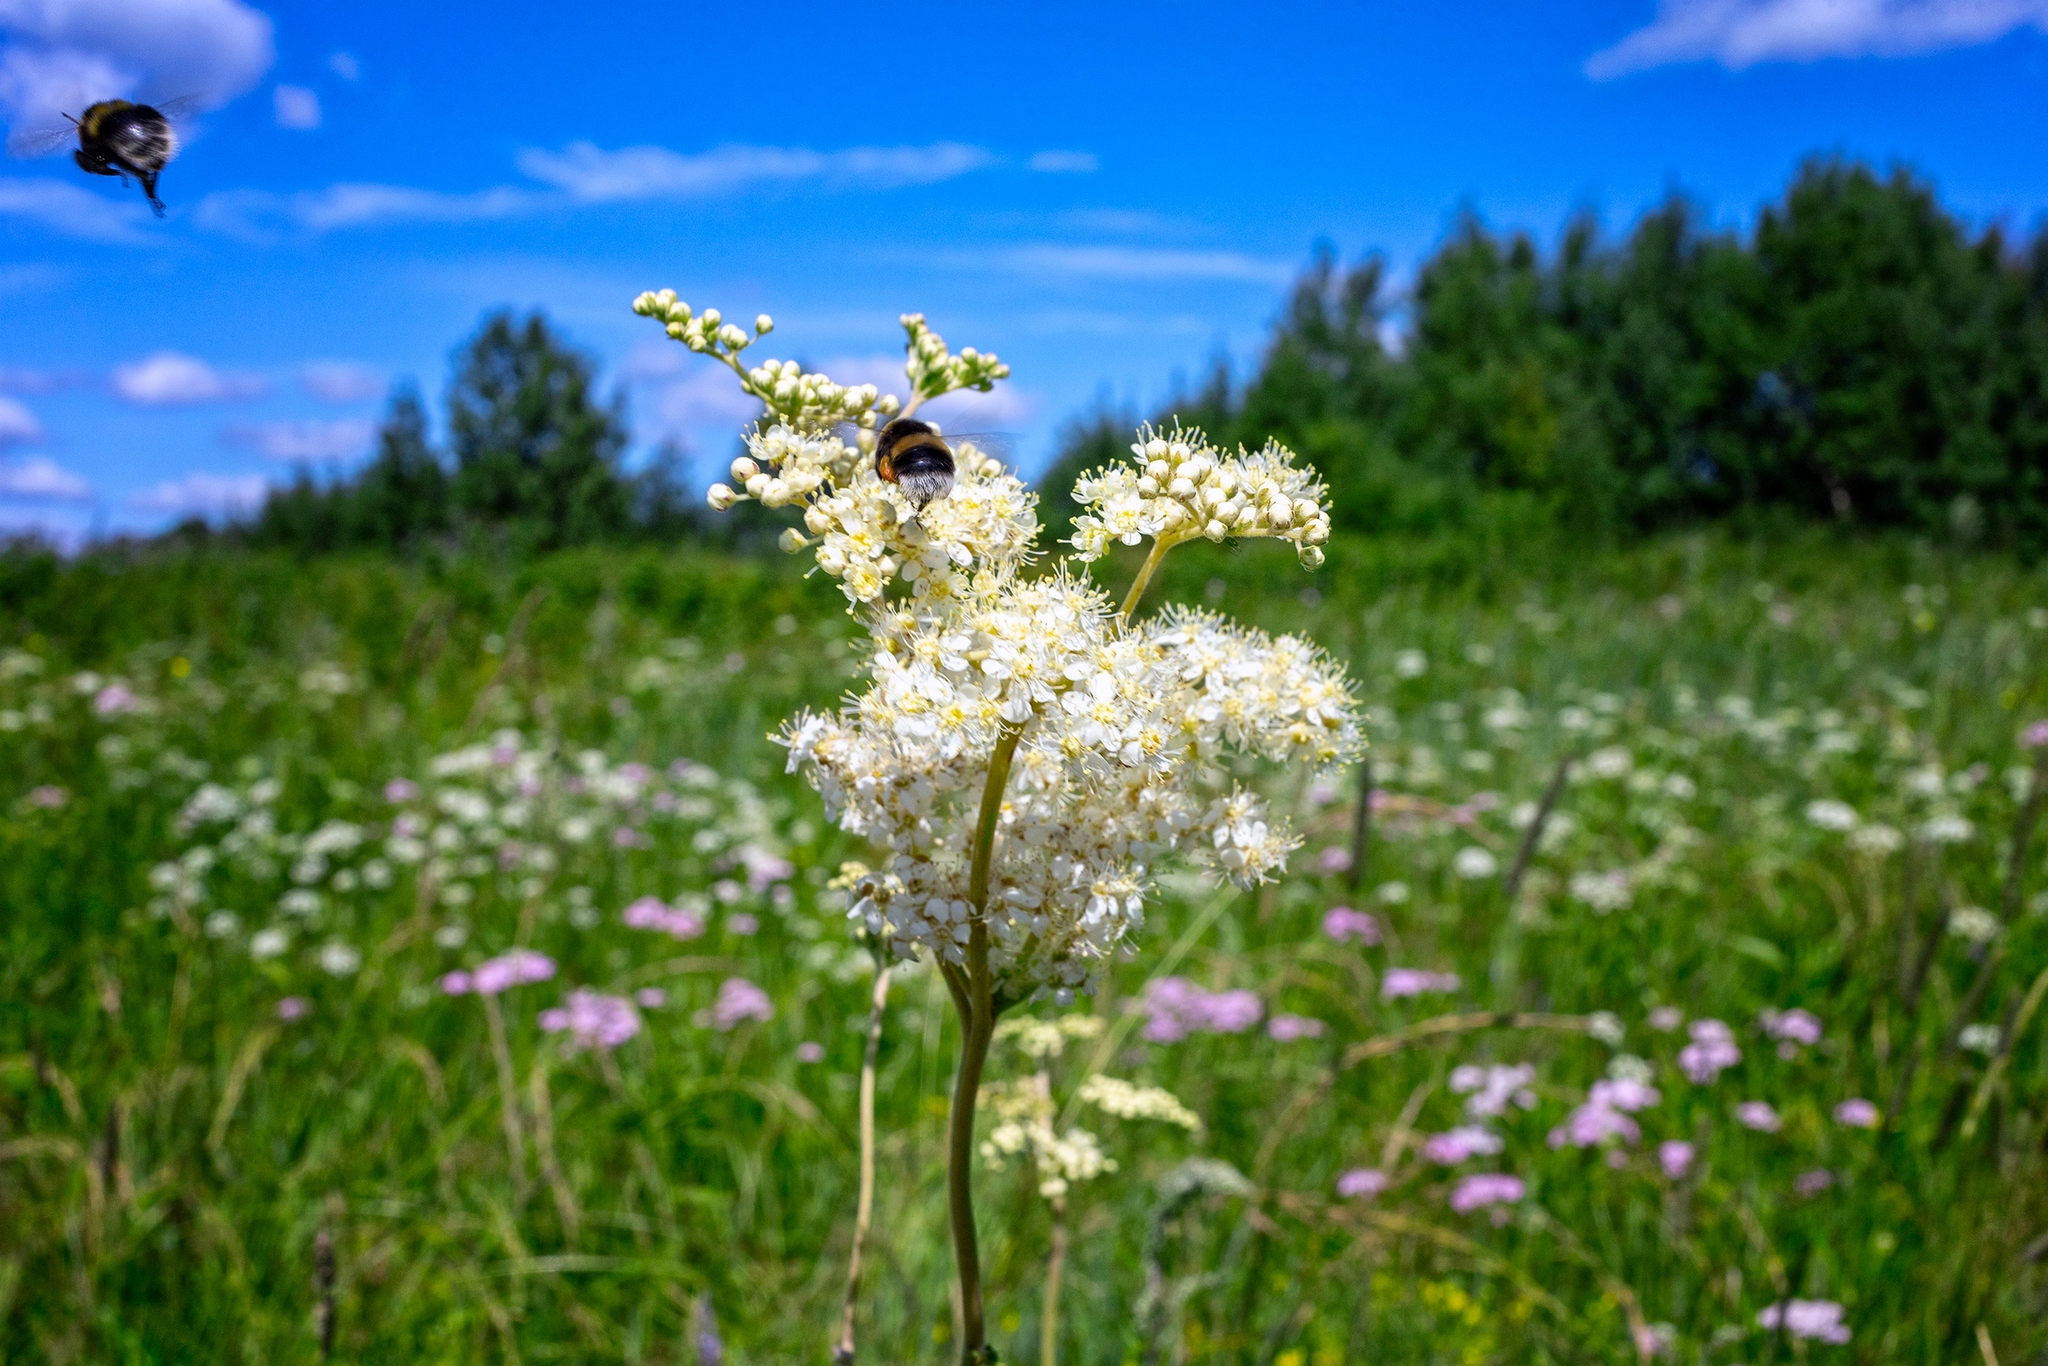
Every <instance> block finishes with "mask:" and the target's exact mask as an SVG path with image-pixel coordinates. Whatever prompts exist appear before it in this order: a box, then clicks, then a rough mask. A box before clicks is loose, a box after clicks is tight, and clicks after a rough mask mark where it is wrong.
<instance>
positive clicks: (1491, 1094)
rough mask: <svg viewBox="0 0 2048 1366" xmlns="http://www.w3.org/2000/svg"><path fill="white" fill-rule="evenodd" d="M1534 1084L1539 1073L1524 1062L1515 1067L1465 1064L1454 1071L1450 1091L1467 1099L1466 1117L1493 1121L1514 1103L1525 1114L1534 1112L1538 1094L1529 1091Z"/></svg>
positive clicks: (1453, 1069) (1452, 1070) (1452, 1071)
mask: <svg viewBox="0 0 2048 1366" xmlns="http://www.w3.org/2000/svg"><path fill="white" fill-rule="evenodd" d="M1535 1080H1536V1069H1535V1068H1533V1067H1531V1066H1530V1065H1529V1064H1528V1063H1525V1062H1524V1063H1516V1064H1515V1065H1514V1066H1512V1067H1504V1066H1499V1065H1492V1066H1487V1067H1481V1066H1478V1065H1477V1064H1475V1063H1465V1064H1464V1065H1462V1066H1459V1067H1454V1068H1452V1069H1451V1090H1452V1091H1453V1092H1455V1093H1456V1094H1458V1095H1461V1096H1465V1113H1466V1114H1467V1115H1469V1116H1471V1117H1472V1118H1473V1119H1492V1118H1493V1117H1494V1116H1495V1115H1498V1114H1502V1113H1504V1112H1505V1111H1506V1110H1507V1108H1508V1102H1509V1101H1511V1100H1512V1101H1513V1102H1514V1103H1515V1104H1517V1105H1519V1106H1521V1107H1522V1108H1523V1109H1524V1110H1533V1109H1535V1108H1536V1093H1535V1092H1534V1091H1531V1090H1530V1089H1529V1085H1530V1083H1531V1082H1533V1081H1535ZM1468 1092H1469V1093H1470V1094H1467V1093H1468Z"/></svg>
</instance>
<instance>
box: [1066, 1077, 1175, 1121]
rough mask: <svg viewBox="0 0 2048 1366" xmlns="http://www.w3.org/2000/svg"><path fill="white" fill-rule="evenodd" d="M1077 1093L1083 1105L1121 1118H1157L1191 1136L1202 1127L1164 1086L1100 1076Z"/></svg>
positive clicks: (1088, 1081) (1091, 1078)
mask: <svg viewBox="0 0 2048 1366" xmlns="http://www.w3.org/2000/svg"><path fill="white" fill-rule="evenodd" d="M1075 1094H1076V1095H1077V1096H1079V1097H1080V1099H1081V1102H1082V1103H1083V1104H1085V1105H1093V1106H1094V1107H1095V1108H1096V1109H1098V1110H1100V1111H1102V1112H1103V1113H1104V1114H1109V1115H1115V1116H1116V1117H1117V1118H1118V1119H1156V1120H1158V1121H1159V1122H1160V1123H1162V1124H1177V1125H1179V1126H1180V1127H1181V1128H1183V1129H1186V1130H1188V1131H1189V1132H1190V1133H1192V1132H1193V1131H1194V1130H1196V1129H1199V1128H1201V1127H1202V1121H1201V1119H1200V1118H1199V1117H1198V1116H1197V1115H1196V1114H1195V1112H1194V1111H1193V1110H1190V1109H1189V1108H1188V1107H1187V1106H1185V1105H1183V1104H1181V1103H1180V1097H1178V1096H1176V1095H1174V1094H1173V1092H1171V1091H1168V1090H1166V1089H1165V1088H1163V1087H1159V1086H1139V1085H1137V1084H1135V1083H1133V1082H1128V1081H1125V1080H1123V1078H1121V1077H1106V1076H1103V1075H1102V1074H1101V1073H1097V1074H1096V1075H1095V1076H1092V1077H1090V1078H1088V1080H1086V1081H1084V1082H1082V1083H1081V1089H1080V1090H1079V1091H1077V1092H1076V1093H1075Z"/></svg>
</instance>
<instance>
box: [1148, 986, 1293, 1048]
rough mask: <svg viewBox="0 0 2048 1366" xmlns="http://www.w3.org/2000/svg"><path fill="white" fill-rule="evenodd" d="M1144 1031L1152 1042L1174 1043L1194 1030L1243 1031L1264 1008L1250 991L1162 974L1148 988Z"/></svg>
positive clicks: (1208, 1031) (1199, 1031)
mask: <svg viewBox="0 0 2048 1366" xmlns="http://www.w3.org/2000/svg"><path fill="white" fill-rule="evenodd" d="M1143 1009H1144V1010H1145V1012H1146V1014H1147V1015H1148V1016H1149V1017H1150V1018H1149V1019H1148V1020H1147V1021H1146V1022H1145V1028H1144V1030H1143V1031H1142V1032H1143V1034H1144V1036H1145V1037H1146V1038H1147V1039H1149V1040H1151V1041H1152V1042H1153V1043H1175V1042H1178V1041H1179V1040H1181V1039H1184V1038H1186V1037H1187V1036H1188V1035H1190V1034H1195V1033H1203V1032H1207V1033H1215V1034H1242V1033H1243V1032H1244V1031H1245V1030H1247V1029H1250V1028H1251V1027H1252V1026H1253V1025H1255V1024H1257V1023H1258V1022H1259V1017H1260V1016H1261V1015H1262V1014H1264V1013H1265V1008H1264V1007H1263V1006H1261V1005H1260V1004H1259V998H1258V997H1257V996H1255V995H1253V994H1252V993H1251V992H1249V991H1242V990H1239V991H1218V992H1209V991H1204V990H1202V988H1200V987H1198V986H1196V985H1195V984H1194V983H1193V982H1190V981H1188V980H1187V979H1186V978H1185V977H1162V978H1160V979H1159V980H1158V981H1156V982H1153V983H1151V984H1149V985H1148V986H1147V987H1146V988H1145V997H1144V1001H1143Z"/></svg>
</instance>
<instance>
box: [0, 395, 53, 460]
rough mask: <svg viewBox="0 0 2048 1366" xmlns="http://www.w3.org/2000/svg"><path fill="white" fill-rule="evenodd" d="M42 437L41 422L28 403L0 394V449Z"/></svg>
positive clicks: (24, 443) (38, 439)
mask: <svg viewBox="0 0 2048 1366" xmlns="http://www.w3.org/2000/svg"><path fill="white" fill-rule="evenodd" d="M42 439H43V424H42V423H40V422H38V421H36V415H35V414H34V413H32V412H30V411H29V410H28V405H27V404H25V403H22V402H21V401H20V400H18V399H12V398H8V397H7V396H6V395H4V394H0V451H4V450H6V449H7V448H8V447H9V446H21V445H26V444H27V443H29V442H31V441H41V440H42Z"/></svg>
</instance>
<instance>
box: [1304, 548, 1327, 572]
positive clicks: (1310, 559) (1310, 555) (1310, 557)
mask: <svg viewBox="0 0 2048 1366" xmlns="http://www.w3.org/2000/svg"><path fill="white" fill-rule="evenodd" d="M1300 555H1301V563H1302V565H1303V566H1304V567H1306V568H1309V569H1320V568H1322V564H1323V552H1322V550H1321V548H1320V547H1317V546H1312V545H1305V546H1303V547H1302V548H1301V551H1300Z"/></svg>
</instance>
